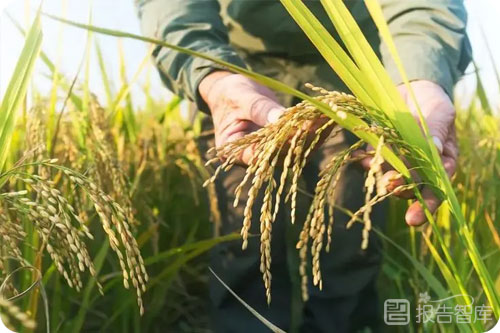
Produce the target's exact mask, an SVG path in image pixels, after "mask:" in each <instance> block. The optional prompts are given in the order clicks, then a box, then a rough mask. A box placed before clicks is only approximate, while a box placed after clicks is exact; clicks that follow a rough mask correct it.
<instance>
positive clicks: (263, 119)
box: [241, 94, 285, 127]
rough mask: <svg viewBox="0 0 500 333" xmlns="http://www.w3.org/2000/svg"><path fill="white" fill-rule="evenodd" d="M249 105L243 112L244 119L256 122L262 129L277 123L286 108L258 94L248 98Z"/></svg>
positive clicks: (247, 103)
mask: <svg viewBox="0 0 500 333" xmlns="http://www.w3.org/2000/svg"><path fill="white" fill-rule="evenodd" d="M246 99H247V101H246V103H243V105H245V104H246V105H248V107H244V108H243V109H242V110H241V112H242V114H241V116H242V118H245V119H247V120H249V121H252V122H254V123H255V124H256V125H258V126H260V127H264V126H266V125H267V124H269V123H274V122H276V121H277V120H278V119H279V117H280V116H281V115H282V114H283V112H285V108H284V107H283V106H282V105H280V104H279V103H278V102H276V101H275V100H273V99H271V98H269V97H267V96H264V95H258V94H255V95H254V94H252V95H250V96H248V97H246Z"/></svg>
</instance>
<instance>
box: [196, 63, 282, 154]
mask: <svg viewBox="0 0 500 333" xmlns="http://www.w3.org/2000/svg"><path fill="white" fill-rule="evenodd" d="M198 90H199V92H200V95H201V97H202V98H203V100H204V101H205V102H206V103H207V105H208V108H209V109H210V112H211V114H212V119H213V123H214V131H215V146H216V147H217V148H218V147H221V146H222V145H224V144H225V143H228V142H231V141H234V140H237V139H240V138H242V137H243V136H245V135H246V134H248V133H251V132H253V131H256V130H258V129H259V128H262V127H264V126H265V125H267V124H268V123H272V122H275V121H277V120H278V118H279V117H280V115H281V114H282V113H283V112H284V111H285V108H284V107H283V106H281V105H280V104H279V103H278V100H277V98H276V95H275V94H274V92H273V91H271V90H269V89H268V88H266V87H264V86H262V85H260V84H258V83H256V82H255V81H252V80H251V79H249V78H247V77H245V76H243V75H239V74H233V73H231V72H226V71H218V72H213V73H211V74H209V75H207V76H206V77H205V78H204V79H203V80H202V81H201V82H200V85H199V87H198ZM252 157H253V149H252V148H248V149H245V150H244V151H243V152H242V153H241V156H240V162H242V163H244V164H249V162H250V161H251V160H252Z"/></svg>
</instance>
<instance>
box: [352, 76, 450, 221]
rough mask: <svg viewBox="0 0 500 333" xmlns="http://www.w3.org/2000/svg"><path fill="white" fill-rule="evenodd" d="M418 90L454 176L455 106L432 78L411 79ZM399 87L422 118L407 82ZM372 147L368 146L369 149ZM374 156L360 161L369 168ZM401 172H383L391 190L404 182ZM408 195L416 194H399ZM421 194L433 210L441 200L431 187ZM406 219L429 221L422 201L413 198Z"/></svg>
mask: <svg viewBox="0 0 500 333" xmlns="http://www.w3.org/2000/svg"><path fill="white" fill-rule="evenodd" d="M410 84H411V87H412V89H413V92H414V94H415V98H416V100H417V103H418V105H419V106H420V111H421V112H422V115H423V117H424V119H425V121H426V123H427V126H428V128H429V132H430V135H431V136H432V137H433V140H434V143H435V145H436V148H437V149H438V151H439V152H440V153H441V160H442V161H443V165H444V167H445V169H446V171H447V173H448V175H449V176H450V177H451V176H452V175H453V174H454V173H455V168H456V164H457V155H458V148H457V143H456V136H455V125H454V122H455V108H454V106H453V103H452V102H451V100H450V98H449V97H448V95H447V94H446V93H445V91H444V90H443V88H441V87H440V86H439V85H437V84H436V83H434V82H431V81H425V80H420V81H413V82H411V83H410ZM398 90H399V92H400V93H401V95H402V96H403V99H404V100H405V102H406V104H407V105H408V106H409V108H410V111H411V112H412V113H413V115H414V116H415V118H416V119H417V121H418V119H419V117H418V112H417V108H416V106H415V104H414V103H413V99H412V98H411V95H410V93H409V91H408V89H407V88H406V86H405V85H400V86H398ZM371 149H373V148H372V147H369V148H368V150H371ZM370 160H371V157H367V158H364V159H363V160H362V161H361V164H362V165H363V167H365V168H366V169H368V168H370ZM398 176H399V174H398V173H397V172H396V171H394V170H390V171H387V172H386V173H385V174H384V177H383V179H382V181H383V182H386V183H387V188H388V190H389V191H391V190H392V189H394V188H396V187H397V186H399V185H403V184H404V180H403V179H402V178H401V177H398ZM396 195H397V196H400V197H402V198H405V199H410V198H412V197H414V196H413V193H412V192H411V191H405V192H401V193H398V194H396ZM422 197H423V199H424V201H425V203H426V205H427V207H428V208H429V210H430V211H431V212H434V211H435V210H436V209H437V208H438V207H439V205H440V201H439V200H438V199H437V198H436V197H435V196H434V194H433V193H432V191H431V189H430V188H428V187H424V188H423V190H422ZM405 218H406V223H407V224H408V225H411V226H419V225H422V224H423V223H425V222H426V217H425V213H424V210H423V208H422V205H421V204H420V202H418V201H417V202H414V203H413V204H412V205H411V206H410V207H409V208H408V210H407V211H406V216H405Z"/></svg>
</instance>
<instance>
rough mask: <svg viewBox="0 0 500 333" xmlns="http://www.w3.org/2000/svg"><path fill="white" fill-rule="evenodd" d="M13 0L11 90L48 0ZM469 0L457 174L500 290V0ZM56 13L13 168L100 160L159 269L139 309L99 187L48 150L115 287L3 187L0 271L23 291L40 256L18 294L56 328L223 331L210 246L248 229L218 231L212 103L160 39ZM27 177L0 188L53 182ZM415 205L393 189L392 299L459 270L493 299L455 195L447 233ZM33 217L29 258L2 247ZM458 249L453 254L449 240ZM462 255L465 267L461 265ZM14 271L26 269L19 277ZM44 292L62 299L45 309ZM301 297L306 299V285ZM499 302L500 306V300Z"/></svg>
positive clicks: (8, 11) (96, 9)
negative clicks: (416, 222) (176, 66)
mask: <svg viewBox="0 0 500 333" xmlns="http://www.w3.org/2000/svg"><path fill="white" fill-rule="evenodd" d="M164 1H168V0H164ZM200 1H202V0H200ZM276 1H277V0H276ZM8 2H9V1H3V0H0V10H1V11H0V96H2V95H3V94H4V92H5V90H6V88H7V84H8V83H9V80H10V78H11V76H13V71H14V67H15V65H16V62H17V61H18V58H19V54H20V52H21V49H22V47H23V44H24V42H25V40H24V37H23V34H22V33H21V31H20V30H22V29H27V28H28V27H29V26H30V25H31V24H32V22H33V19H34V16H35V12H36V9H37V8H38V6H39V4H40V1H39V0H16V1H10V2H9V3H8ZM465 4H466V7H467V9H468V11H469V26H468V31H469V36H470V39H471V42H472V46H473V51H474V59H475V64H476V67H474V66H473V65H471V66H470V67H469V68H468V69H467V71H466V75H465V76H464V78H463V79H462V81H461V82H460V83H459V84H458V86H457V87H456V91H455V92H456V100H457V111H458V112H457V122H456V125H457V133H458V141H459V142H458V144H459V146H460V156H459V161H458V162H459V165H458V167H457V169H458V171H457V174H456V175H455V176H454V177H453V186H454V190H455V191H456V194H457V197H458V198H459V200H460V204H461V208H462V212H463V215H464V218H465V220H466V221H467V222H468V223H469V227H470V228H471V230H473V237H474V241H475V245H474V246H476V247H477V248H478V251H479V253H480V254H481V256H482V257H481V259H482V260H483V261H484V264H485V267H486V270H487V273H488V274H485V275H484V276H485V277H488V279H486V278H484V281H488V283H489V284H488V288H491V286H493V285H494V288H495V290H496V291H497V293H500V267H499V265H498V262H499V260H500V232H499V230H500V229H499V224H498V222H499V221H500V193H499V192H498V191H500V113H499V112H498V106H499V105H500V104H499V103H500V79H499V78H498V75H497V74H496V71H495V66H494V63H495V61H496V62H497V64H500V43H498V42H497V41H496V38H497V35H498V31H500V23H499V22H498V17H499V14H500V2H498V1H495V0H466V1H465ZM4 5H7V6H4ZM4 8H5V9H4ZM43 10H44V12H46V13H50V14H54V15H56V16H62V17H66V18H68V19H69V20H72V21H77V22H82V23H87V22H88V21H89V16H90V17H91V18H92V19H91V23H92V24H93V25H96V26H100V27H105V28H110V29H115V30H120V31H126V32H130V33H134V34H140V33H141V32H140V27H139V21H138V19H137V17H136V12H135V8H134V1H133V0H120V1H117V0H95V1H92V0H88V1H81V0H45V1H44V7H43ZM16 25H17V26H16ZM42 28H43V34H44V38H43V42H42V51H43V52H42V53H41V56H40V58H38V59H37V61H36V67H35V71H34V73H33V75H31V80H30V81H28V80H27V81H26V82H29V84H30V88H31V89H29V92H30V93H29V96H28V98H26V99H24V100H25V101H26V103H24V105H23V108H22V112H20V115H19V119H18V121H17V124H16V128H15V130H13V131H12V133H13V135H12V142H11V145H10V148H9V151H8V154H7V155H8V156H7V161H6V167H5V169H6V170H9V168H13V167H14V166H15V165H18V163H23V161H25V162H33V161H36V162H39V161H42V160H43V159H46V158H51V159H52V158H57V159H58V162H57V163H59V164H60V165H62V166H65V167H67V168H70V169H71V170H74V171H75V172H80V173H82V174H85V175H86V176H88V177H89V179H91V180H92V181H93V182H95V183H96V184H97V185H98V186H99V188H100V189H102V191H103V192H105V193H108V194H109V195H110V196H111V197H112V198H113V200H115V201H116V202H118V203H119V204H120V205H121V206H122V207H124V208H125V211H127V212H130V216H131V221H130V223H131V225H132V226H131V229H132V230H133V235H134V236H135V237H136V239H137V242H138V246H139V248H140V251H141V254H142V256H143V257H144V261H145V265H146V267H147V270H148V273H149V276H150V281H149V283H148V289H147V293H146V294H145V295H143V296H144V297H143V300H144V305H145V308H146V312H145V314H144V316H140V314H139V307H138V306H137V303H136V302H137V299H136V294H135V292H134V290H129V291H126V290H125V289H124V288H123V287H122V284H123V278H122V273H121V269H122V266H121V263H120V262H119V260H118V258H117V257H116V256H114V255H113V254H112V252H113V251H112V250H111V249H110V248H109V242H107V239H108V237H107V236H106V234H105V232H104V231H103V230H102V227H101V222H102V221H101V219H100V218H99V216H98V215H97V214H96V211H95V209H94V205H93V202H92V200H90V199H91V198H90V199H89V197H88V196H87V195H86V193H85V191H83V190H78V189H76V187H75V186H74V184H73V183H72V181H71V179H69V180H68V179H67V178H68V177H64V175H62V174H61V172H60V170H59V169H57V168H55V167H54V168H52V169H48V168H45V167H43V168H39V167H38V166H35V165H34V164H33V165H28V166H27V167H26V168H25V169H26V171H27V173H26V174H28V175H37V174H40V173H42V174H43V173H45V174H48V175H49V177H51V179H53V180H54V182H53V184H52V185H53V186H56V188H58V189H59V190H60V191H61V192H62V193H63V195H64V196H65V197H66V198H67V200H69V202H70V203H71V204H72V205H73V206H74V208H75V210H76V211H77V212H78V216H79V217H80V218H81V219H82V220H84V221H86V222H87V223H88V224H87V225H88V226H89V228H90V231H91V233H92V235H94V238H95V241H90V240H88V241H87V242H86V244H87V247H88V250H89V253H90V257H91V258H92V259H93V260H94V261H95V265H96V266H97V275H98V281H99V282H100V283H101V284H102V286H103V289H104V295H101V294H100V293H99V291H98V288H96V284H95V282H96V279H95V278H94V277H92V276H88V274H85V276H84V279H83V285H84V290H82V292H77V291H75V290H74V288H70V287H69V286H68V283H66V282H65V280H64V279H63V277H61V274H57V270H56V269H55V265H54V263H53V262H52V261H51V258H50V256H49V255H47V253H46V251H45V248H44V246H45V245H44V243H43V242H40V238H39V237H40V236H39V231H37V229H36V228H35V227H36V221H38V220H33V219H31V218H28V217H26V214H24V215H23V214H22V212H21V213H19V212H16V210H15V209H13V208H15V207H14V206H12V205H11V206H9V203H8V202H7V201H6V200H3V198H4V197H0V199H1V200H0V264H2V263H4V262H5V263H7V264H9V265H5V266H4V267H2V266H1V265H0V284H3V283H4V282H5V281H7V282H8V283H6V285H8V287H9V288H10V289H9V291H10V294H11V295H17V293H19V291H25V290H27V289H28V288H31V287H30V286H31V285H32V284H33V283H35V282H36V283H38V279H39V277H38V276H35V275H34V274H33V271H31V270H26V269H24V270H22V271H17V268H16V267H17V266H19V264H20V263H22V262H23V261H25V262H26V263H27V264H28V265H29V266H33V267H34V268H35V269H36V270H38V271H40V272H41V274H40V277H41V279H42V282H43V286H44V288H45V290H44V292H40V293H39V290H38V289H33V290H31V292H29V293H26V294H24V296H25V297H22V298H20V299H18V301H17V302H16V304H17V305H18V306H19V307H20V308H21V310H22V311H24V312H27V313H29V314H31V316H32V317H33V318H34V319H36V321H37V323H38V325H39V326H38V327H37V332H38V331H40V332H43V331H44V327H43V326H44V324H46V325H47V326H48V328H50V330H51V331H53V332H56V331H57V332H78V331H86V332H89V331H90V332H97V331H102V332H129V331H133V332H165V331H166V332H189V333H192V332H210V329H209V328H210V320H209V313H210V311H209V305H208V302H207V300H208V287H207V286H208V281H209V273H208V270H207V266H208V256H207V252H208V251H209V250H210V249H211V248H212V247H213V246H215V245H216V244H218V243H221V242H229V241H238V242H239V241H240V240H239V239H238V237H239V235H234V234H231V235H223V236H219V235H214V233H213V229H215V230H217V228H212V224H211V223H214V224H215V226H217V223H219V222H220V212H219V210H218V203H217V197H216V195H215V187H214V186H213V184H212V185H210V186H208V187H206V188H204V187H202V184H203V183H204V182H205V180H206V179H208V178H209V177H210V175H212V174H213V172H214V170H213V169H212V168H211V167H205V163H204V160H203V158H204V157H203V156H202V154H201V153H200V150H199V149H198V143H199V139H202V140H203V138H206V137H208V136H209V135H210V133H207V132H205V131H202V129H201V121H202V116H203V115H201V114H198V115H196V116H195V117H193V119H190V120H189V121H188V120H187V119H186V117H185V115H186V113H185V110H186V104H187V103H183V102H182V101H181V99H180V98H178V97H176V96H173V95H172V94H171V93H169V92H168V91H167V90H166V89H165V88H164V87H163V86H162V84H161V82H160V80H159V77H158V74H157V72H156V69H155V68H154V66H153V64H152V63H151V60H150V59H151V57H150V52H151V49H149V47H148V46H147V45H146V44H145V43H142V42H138V41H133V40H129V39H124V38H116V37H109V36H104V35H100V34H89V33H88V32H87V31H85V30H81V29H76V28H72V27H70V26H68V25H61V24H59V23H57V22H55V21H53V20H51V19H49V18H47V17H42ZM89 36H91V38H89ZM476 68H477V69H478V70H477V71H476ZM77 75H78V81H77V83H76V85H75V86H74V89H73V90H71V89H69V87H70V86H71V82H72V81H73V79H74V78H75V77H76V76H77ZM15 77H17V76H15ZM19 77H22V76H19ZM68 91H71V93H70V94H68ZM93 94H95V95H96V96H97V97H98V101H97V100H95V99H94V98H92V97H91V96H92V95H93ZM67 95H69V97H70V98H69V102H68V103H67V105H66V104H65V100H66V96H67ZM63 105H65V106H66V108H65V109H63ZM61 110H64V112H60V111H61ZM492 110H493V111H494V112H493V111H492ZM191 120H193V121H191ZM2 137H3V133H2ZM2 137H0V139H2ZM0 147H1V142H0ZM35 152H36V154H34V153H35ZM20 161H21V162H20ZM0 175H1V174H0ZM12 178H13V179H11V180H9V181H8V182H5V183H2V186H3V187H1V192H0V195H3V194H4V192H5V193H6V192H9V191H20V190H23V189H26V190H27V191H26V193H27V195H28V196H31V197H33V198H40V196H39V195H38V194H37V193H33V189H32V188H31V187H30V186H28V185H26V184H23V183H22V182H21V181H19V180H16V179H15V178H14V177H12ZM52 185H51V186H52ZM36 200H38V199H36ZM39 202H42V203H43V200H42V201H39ZM406 208H407V201H405V200H390V216H389V218H388V221H387V228H386V230H384V232H383V233H380V235H381V237H382V238H383V241H384V246H385V248H384V250H385V251H384V261H383V264H382V267H381V274H380V281H379V286H380V288H379V292H380V301H381V304H380V306H381V308H382V305H383V304H382V303H383V301H384V300H386V299H396V298H404V299H409V300H410V301H411V302H412V304H417V301H419V299H420V296H421V294H422V293H424V292H425V293H427V292H430V294H431V296H432V297H433V298H437V297H438V296H439V297H441V298H444V296H443V295H448V293H449V292H453V293H454V294H458V293H460V292H462V289H461V290H459V291H458V292H457V289H453V288H454V286H457V285H458V284H457V283H455V282H454V281H455V278H456V281H463V285H464V290H466V291H467V292H468V293H469V294H470V295H473V297H474V299H475V304H486V302H487V300H486V295H485V288H484V284H483V280H482V278H483V276H481V277H479V276H477V275H476V274H473V272H474V270H473V269H474V268H473V266H472V264H471V261H470V260H467V259H466V258H467V254H466V251H465V249H466V246H464V244H463V242H462V238H460V235H461V232H460V231H459V230H458V227H457V224H456V223H454V221H453V218H452V217H451V215H450V211H449V209H448V207H447V206H446V205H442V206H441V208H440V210H439V212H438V214H437V217H436V219H437V222H436V223H437V226H438V228H439V231H440V232H439V233H436V232H434V230H433V229H432V228H430V227H429V225H426V226H425V227H423V228H421V229H418V230H416V229H413V228H407V226H406V225H405V224H404V223H401V222H402V221H403V216H404V212H405V209H406ZM19 221H21V222H22V225H23V227H24V231H22V230H18V231H19V235H18V236H19V237H18V242H17V243H16V242H14V243H13V244H14V245H19V246H20V247H21V250H22V251H21V250H19V251H18V253H19V254H20V257H21V258H17V259H21V260H18V261H14V260H12V258H10V257H3V256H2V255H3V253H4V252H6V253H7V254H11V253H14V252H12V251H10V252H9V251H5V250H4V248H3V247H2V246H5V244H7V242H5V241H4V240H5V238H2V237H3V236H4V235H8V236H9V237H10V236H11V233H10V232H4V231H3V230H9V229H2V228H1V227H3V226H6V227H9V228H13V226H19V225H20V223H19ZM13 222H15V223H13ZM33 222H35V223H33ZM34 225H35V227H34ZM21 229H22V228H21ZM21 231H22V233H21ZM420 231H422V232H420ZM7 245H9V244H7ZM53 245H59V246H60V250H61V251H62V253H65V254H67V253H68V252H67V251H66V249H65V247H64V245H65V243H62V242H57V239H56V242H54V243H53ZM7 249H9V248H8V247H7ZM445 250H446V251H445ZM444 252H446V253H447V257H446V263H445V262H443V259H442V258H444V256H443V257H442V256H441V255H442V253H444ZM450 258H451V259H450ZM448 261H450V263H449V265H450V266H447V265H448ZM451 264H453V270H454V273H455V272H456V277H455V276H453V277H452V278H450V274H449V273H448V272H449V269H450V268H449V267H451ZM5 267H6V268H5ZM11 272H17V273H16V274H14V277H12V276H11ZM490 280H491V281H490ZM450 281H451V282H450ZM387 286H391V288H387ZM488 290H489V289H488ZM0 291H2V289H1V288H0ZM2 296H3V293H2ZM262 297H263V298H262V299H263V300H264V294H262ZM299 298H300V297H299ZM45 302H47V304H49V305H50V306H47V308H50V311H48V314H46V315H45V314H44V310H45V305H44V304H45ZM499 302H500V301H499ZM291 303H292V305H296V304H300V300H294V301H293V302H291ZM497 309H498V311H499V312H500V303H498V305H497ZM0 310H1V309H0ZM48 319H50V321H49V320H48ZM492 324H493V323H492V322H488V323H486V324H485V325H484V328H487V327H491V326H492ZM477 325H480V324H479V323H474V324H473V325H472V324H471V326H470V327H469V326H467V325H466V326H461V327H460V328H459V327H458V326H456V325H452V326H446V327H443V326H442V325H432V324H431V323H429V324H428V325H421V324H416V323H415V325H412V326H411V327H410V328H409V330H403V329H402V330H399V331H401V332H403V331H404V332H408V331H410V332H455V331H459V330H460V331H464V332H472V331H484V330H478V329H477V327H478V326H477ZM464 327H465V328H464ZM45 331H48V329H46V330H45ZM394 331H398V330H394ZM399 331H398V332H399ZM24 332H31V331H30V330H28V329H25V330H24ZM391 332H392V330H391Z"/></svg>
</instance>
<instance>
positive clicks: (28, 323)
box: [0, 296, 36, 329]
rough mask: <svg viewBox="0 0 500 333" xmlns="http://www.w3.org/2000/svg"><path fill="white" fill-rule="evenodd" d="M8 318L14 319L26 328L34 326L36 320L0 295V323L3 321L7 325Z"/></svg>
mask: <svg viewBox="0 0 500 333" xmlns="http://www.w3.org/2000/svg"><path fill="white" fill-rule="evenodd" d="M10 319H14V320H15V321H17V322H19V324H20V325H21V326H22V327H25V328H27V329H34V328H35V327H36V322H35V321H34V320H33V319H31V318H30V317H29V316H28V314H26V313H24V312H22V311H21V309H19V307H17V306H16V305H15V304H14V303H12V302H10V301H8V300H6V299H5V298H3V297H2V296H0V325H2V322H3V324H5V325H7V326H9V325H10V324H11V323H10Z"/></svg>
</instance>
